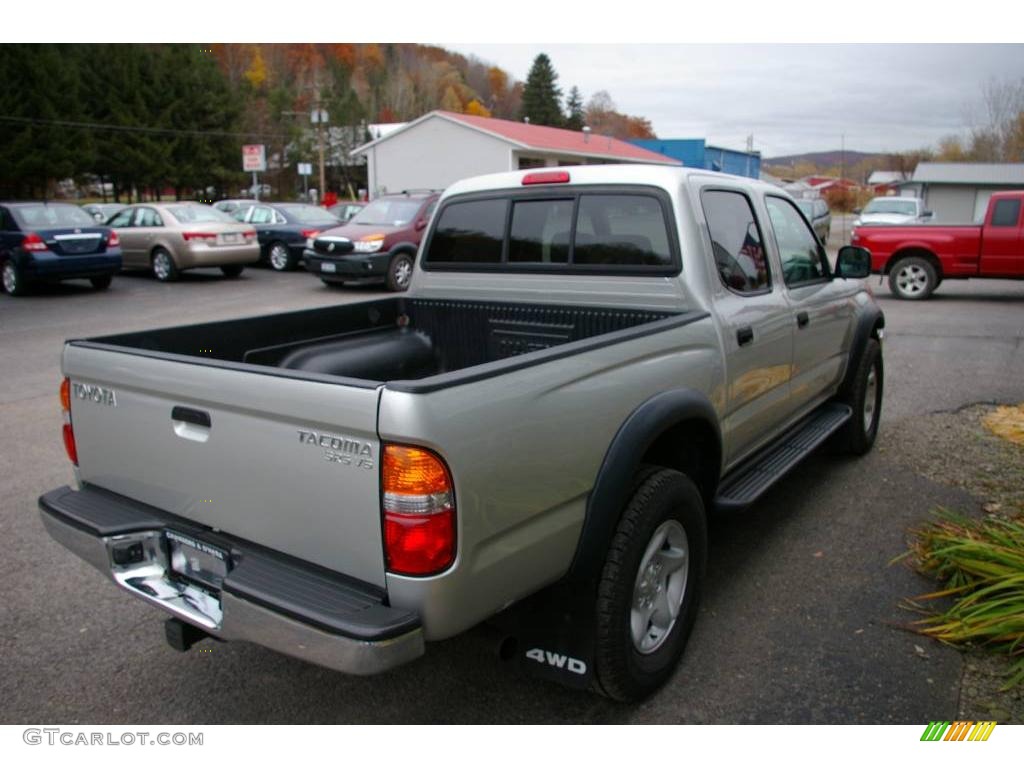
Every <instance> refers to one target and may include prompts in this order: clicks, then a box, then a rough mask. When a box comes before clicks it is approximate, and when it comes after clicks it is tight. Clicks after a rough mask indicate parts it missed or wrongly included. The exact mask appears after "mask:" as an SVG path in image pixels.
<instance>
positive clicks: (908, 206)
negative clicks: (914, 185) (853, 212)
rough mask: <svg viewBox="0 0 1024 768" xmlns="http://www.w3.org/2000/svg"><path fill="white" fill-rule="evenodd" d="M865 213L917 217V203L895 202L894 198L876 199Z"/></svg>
mask: <svg viewBox="0 0 1024 768" xmlns="http://www.w3.org/2000/svg"><path fill="white" fill-rule="evenodd" d="M864 213H901V214H905V215H907V216H915V215H916V214H917V203H915V202H914V201H913V200H893V199H892V198H890V199H884V198H877V197H876V198H875V199H874V200H872V201H871V202H870V203H868V206H867V208H865V209H864Z"/></svg>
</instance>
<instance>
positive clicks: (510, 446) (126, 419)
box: [39, 165, 884, 700]
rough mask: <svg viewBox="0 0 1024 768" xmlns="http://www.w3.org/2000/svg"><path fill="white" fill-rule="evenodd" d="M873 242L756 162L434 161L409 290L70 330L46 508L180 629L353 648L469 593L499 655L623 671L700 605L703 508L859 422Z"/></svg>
mask: <svg viewBox="0 0 1024 768" xmlns="http://www.w3.org/2000/svg"><path fill="white" fill-rule="evenodd" d="M378 202H380V201H378ZM388 202H389V203H391V202H394V201H392V200H389V201H388ZM408 202H409V203H410V207H412V204H413V203H415V207H416V208H417V210H416V211H415V212H412V213H410V212H409V211H403V212H402V213H401V218H402V220H406V219H407V220H409V221H416V220H417V219H416V218H415V215H416V214H422V213H423V207H424V206H427V205H430V204H431V203H430V202H427V199H426V198H424V199H422V200H419V201H408ZM371 207H372V206H369V207H368V208H367V210H369V208H371ZM381 210H385V209H384V207H383V206H378V214H376V215H379V213H380V211H381ZM386 210H388V211H390V212H391V214H392V215H398V211H396V209H393V208H392V209H386ZM375 221H378V220H376V219H375ZM370 231H376V230H373V229H371V230H370ZM869 260H870V255H869V254H867V252H866V251H864V249H862V248H856V247H853V246H845V247H843V248H842V249H840V251H839V254H838V259H837V268H836V271H835V272H833V271H832V270H831V269H830V266H829V260H828V258H827V257H826V254H825V249H824V247H823V246H822V244H821V242H820V241H819V240H818V238H817V237H816V236H815V234H814V232H813V231H812V230H811V229H810V227H809V226H808V225H807V222H806V220H805V219H804V217H803V216H802V215H801V214H800V212H799V209H797V207H796V206H795V205H794V203H793V201H792V200H791V198H790V197H789V196H788V195H787V194H786V193H785V192H784V191H782V190H780V189H778V188H777V187H774V186H771V185H768V184H766V183H764V182H759V181H755V180H752V179H748V178H740V177H734V176H729V175H725V174H719V173H714V172H709V171H704V170H701V169H690V168H681V167H665V166H639V165H587V166H579V167H573V168H571V169H567V168H562V169H557V170H545V171H526V172H524V171H519V172H511V173H502V174H495V175H492V176H484V177H480V178H475V179H468V180H463V181H460V182H456V183H455V184H454V185H453V186H451V187H450V188H449V189H448V190H447V191H446V192H445V194H444V197H443V198H442V200H441V202H440V205H439V207H438V210H437V214H436V215H435V216H434V217H433V219H432V223H431V224H430V226H429V234H428V235H427V237H426V239H425V240H424V243H423V248H422V249H421V253H420V259H419V261H418V263H417V264H416V267H415V274H414V277H413V281H412V285H411V287H410V290H409V293H408V294H407V295H403V296H400V297H391V298H386V299H377V300H372V301H362V302H357V303H349V304H339V305H335V306H329V307H317V308H311V309H304V310H301V311H298V312H288V313H284V314H270V315H267V314H264V315H261V316H255V317H249V318H242V319H233V320H226V321H215V322H207V323H203V324H200V325H190V326H186V327H178V328H166V329H162V330H145V331H141V332H135V333H120V334H117V335H114V336H105V337H102V338H97V339H89V340H75V341H70V342H68V343H67V344H66V345H65V347H64V350H63V355H62V357H61V360H62V365H63V368H62V370H63V375H64V376H65V377H66V378H65V379H64V381H63V384H62V387H61V389H62V392H63V393H65V395H66V397H65V399H64V402H65V405H64V409H65V413H64V425H65V426H64V430H65V431H64V439H65V445H66V448H67V452H68V456H69V458H70V459H71V461H72V462H73V463H74V464H75V465H76V466H77V469H76V471H75V475H76V477H77V478H78V480H79V481H80V485H79V486H78V487H77V488H76V489H72V488H70V487H67V486H64V487H61V488H57V489H55V490H52V491H49V492H48V493H46V494H45V495H43V496H42V497H41V499H40V501H39V505H40V508H41V510H42V517H43V522H44V524H45V525H46V528H47V530H48V531H49V533H50V534H51V535H52V536H53V537H54V538H55V539H56V540H57V541H58V542H60V543H62V544H63V545H64V546H66V547H68V548H69V549H71V550H72V551H73V552H75V553H76V554H77V555H79V556H80V557H82V558H83V559H84V560H85V561H86V562H88V563H90V564H92V565H93V566H94V567H96V568H98V569H99V570H100V571H101V572H102V573H104V574H105V575H107V576H108V577H109V578H111V579H112V580H113V581H114V582H115V583H116V584H118V585H119V586H120V587H122V588H123V589H124V590H126V591H127V592H128V593H130V594H131V595H132V596H133V597H135V598H137V599H140V600H144V601H147V602H149V603H150V604H152V605H154V606H156V607H158V608H160V609H161V610H162V611H164V612H165V613H166V614H168V615H169V619H168V623H167V632H166V634H167V637H168V640H169V641H170V642H171V644H172V645H173V647H175V648H178V649H179V650H185V649H187V648H188V647H189V646H190V645H191V644H193V643H194V642H196V641H197V640H199V639H202V638H204V637H207V636H213V637H216V638H219V639H223V640H235V639H239V640H247V641H251V642H255V643H259V644H262V645H264V646H267V647H270V648H273V649H276V650H277V651H280V652H283V653H287V654H291V655H293V656H297V657H299V658H303V659H306V660H308V661H311V662H313V663H316V664H320V665H323V666H326V667H330V668H333V669H337V670H341V671H344V672H349V673H353V674H360V675H369V674H373V673H377V672H381V671H383V670H386V669H390V668H392V667H396V666H398V665H400V664H403V663H406V662H409V661H411V660H413V659H415V658H417V657H419V656H421V655H422V654H424V653H425V649H426V644H425V643H426V642H427V641H432V640H441V639H444V638H448V637H452V636H454V635H456V634H458V633H460V632H463V631H465V630H467V629H469V628H470V627H473V626H474V625H477V624H479V623H480V622H483V621H485V620H491V621H493V623H494V625H495V626H496V627H498V628H499V629H500V630H501V631H502V632H503V633H505V634H506V637H507V638H508V640H509V642H508V643H503V644H502V648H503V649H505V650H506V651H507V654H508V656H509V658H511V659H514V660H515V662H516V663H517V664H520V665H522V666H523V667H524V668H527V669H532V670H534V671H536V672H537V673H538V674H542V675H545V676H548V677H551V678H553V679H556V680H559V681H561V682H564V683H567V684H570V685H574V686H577V687H580V688H596V689H597V690H599V691H601V692H603V693H604V694H606V695H608V696H610V697H612V698H615V699H620V700H633V699H638V698H641V697H643V696H646V695H648V694H650V693H651V692H652V691H654V690H655V689H656V688H657V687H658V686H659V685H661V684H663V683H664V682H665V681H666V680H667V679H668V678H669V677H670V676H671V674H672V672H673V670H674V669H675V667H676V664H677V662H678V660H679V658H680V657H681V655H682V653H683V650H684V647H685V645H686V641H687V636H688V635H689V633H690V631H691V628H692V627H693V624H694V621H696V619H697V616H698V613H699V611H698V603H699V598H700V593H701V589H702V581H703V578H704V569H705V563H706V561H707V558H708V545H707V518H708V515H709V514H710V513H711V511H712V510H713V509H715V508H720V509H729V510H734V511H737V510H740V509H742V508H746V507H748V506H749V505H751V504H752V503H754V502H755V501H756V500H757V499H758V498H759V497H760V496H761V495H762V494H764V493H765V492H766V491H767V490H768V489H769V488H770V487H771V486H772V485H773V484H774V483H775V482H776V481H778V480H779V479H780V478H782V477H783V476H785V475H786V473H787V472H789V471H790V470H791V469H793V468H795V467H796V466H797V465H798V462H799V461H800V460H801V459H803V458H804V457H806V456H808V455H810V454H811V452H812V451H813V450H814V449H815V447H816V446H819V445H821V444H822V443H823V442H824V441H825V440H827V439H831V440H832V441H833V443H834V444H835V446H836V448H838V449H842V450H845V451H846V452H849V453H851V454H855V455H859V454H864V453H866V452H867V451H869V450H870V449H871V447H872V445H873V443H874V441H875V437H876V435H877V433H878V428H879V420H880V416H881V406H882V385H883V364H882V346H881V339H882V326H883V325H884V318H883V316H882V312H881V310H880V309H879V307H878V305H877V304H876V303H875V301H874V299H873V298H872V296H871V294H870V292H869V291H868V290H867V287H866V285H865V283H864V280H863V279H861V278H863V277H866V276H867V274H868V268H869ZM735 270H739V271H740V272H742V275H743V276H744V279H743V282H742V283H741V282H740V281H739V280H738V279H734V271H735ZM199 345H202V349H199V348H198V346H199ZM115 404H116V407H111V406H113V405H115ZM830 466H831V465H829V464H816V465H815V466H814V467H813V468H812V469H811V470H810V474H809V476H813V483H822V484H827V483H828V482H829V480H828V478H827V477H823V476H821V475H822V473H823V472H827V471H828V470H829V469H830ZM798 485H799V484H794V487H796V486H798ZM810 492H813V489H812V490H811V491H810ZM210 499H212V500H213V501H212V502H210V501H209V500H210ZM808 503H810V502H808ZM818 512H819V513H820V514H821V515H822V517H823V518H827V516H828V513H829V510H828V509H827V508H822V509H819V510H818ZM762 546H763V548H766V549H767V550H770V549H771V547H772V543H771V542H770V541H767V542H764V543H763V545H762ZM761 554H762V555H763V556H764V557H766V558H771V557H772V556H773V553H772V552H771V551H764V552H762V553H761ZM53 574H54V571H52V570H51V571H46V572H42V573H40V578H41V579H43V578H46V577H47V576H48V575H49V577H51V578H58V577H57V576H54V575H53ZM90 596H91V593H90ZM97 604H98V605H99V604H102V601H98V603H97ZM134 630H135V628H134V626H128V625H125V627H124V629H123V634H121V635H120V636H117V635H109V636H107V637H106V638H105V640H104V644H103V648H102V651H103V653H107V654H111V653H113V654H122V653H127V652H128V651H127V650H126V649H125V646H126V645H127V643H128V642H130V641H131V639H132V638H133V637H134V634H135V631H134ZM516 641H518V642H516Z"/></svg>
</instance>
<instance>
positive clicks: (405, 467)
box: [384, 445, 451, 495]
mask: <svg viewBox="0 0 1024 768" xmlns="http://www.w3.org/2000/svg"><path fill="white" fill-rule="evenodd" d="M449 491H451V481H450V480H449V478H448V470H447V469H445V466H444V463H443V462H442V461H441V460H440V459H439V458H438V457H437V456H436V455H435V454H434V453H431V452H430V451H428V450H425V449H423V448H413V447H412V446H406V445H386V446H384V492H385V493H400V494H416V495H426V494H431V493H446V492H449Z"/></svg>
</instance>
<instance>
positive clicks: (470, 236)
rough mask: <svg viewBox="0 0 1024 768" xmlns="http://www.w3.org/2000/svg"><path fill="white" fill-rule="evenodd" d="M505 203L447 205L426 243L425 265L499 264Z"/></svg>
mask: <svg viewBox="0 0 1024 768" xmlns="http://www.w3.org/2000/svg"><path fill="white" fill-rule="evenodd" d="M507 211H508V200H471V201H466V202H463V203H450V204H449V205H446V206H445V207H444V210H442V211H441V218H440V220H439V221H438V222H437V226H436V227H435V228H434V234H433V236H432V237H431V240H430V250H429V252H428V253H427V256H426V259H425V262H426V263H427V264H499V263H501V249H502V241H503V240H504V239H505V216H506V213H507Z"/></svg>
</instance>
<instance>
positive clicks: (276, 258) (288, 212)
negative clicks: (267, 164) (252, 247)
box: [231, 203, 341, 272]
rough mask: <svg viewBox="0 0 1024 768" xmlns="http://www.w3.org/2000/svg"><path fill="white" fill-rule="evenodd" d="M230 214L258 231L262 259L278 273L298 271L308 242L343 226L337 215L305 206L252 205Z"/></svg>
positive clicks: (285, 204)
mask: <svg viewBox="0 0 1024 768" xmlns="http://www.w3.org/2000/svg"><path fill="white" fill-rule="evenodd" d="M231 215H232V217H234V218H235V220H237V221H240V222H242V223H243V224H250V225H252V226H253V227H255V228H256V237H257V239H258V240H259V244H260V259H261V260H262V261H263V262H264V263H266V264H269V265H270V267H271V268H272V269H274V270H276V271H278V272H287V271H289V270H292V269H295V265H296V264H298V263H299V262H300V261H301V260H302V252H303V251H304V250H305V248H306V241H307V240H309V239H310V238H314V237H316V236H317V235H319V234H320V232H321V230H324V229H331V228H332V227H336V226H338V225H339V224H340V223H341V222H340V221H339V220H338V217H337V216H335V215H334V214H332V213H330V212H328V211H326V210H324V209H323V208H320V207H318V206H315V205H306V204H305V203H250V204H249V205H248V206H244V205H243V206H239V207H238V208H236V209H235V211H234V213H232V214H231Z"/></svg>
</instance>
